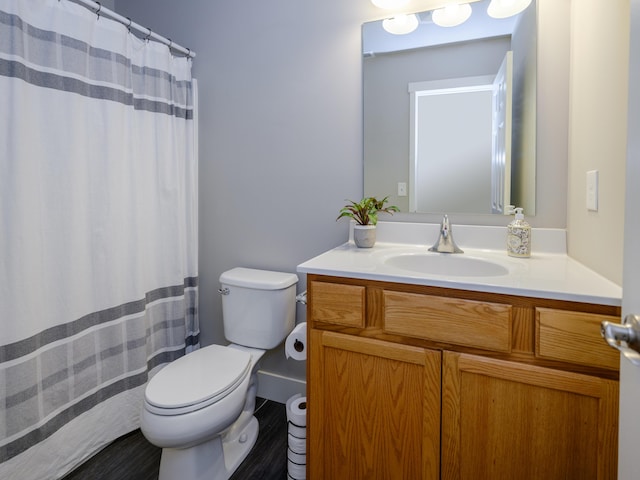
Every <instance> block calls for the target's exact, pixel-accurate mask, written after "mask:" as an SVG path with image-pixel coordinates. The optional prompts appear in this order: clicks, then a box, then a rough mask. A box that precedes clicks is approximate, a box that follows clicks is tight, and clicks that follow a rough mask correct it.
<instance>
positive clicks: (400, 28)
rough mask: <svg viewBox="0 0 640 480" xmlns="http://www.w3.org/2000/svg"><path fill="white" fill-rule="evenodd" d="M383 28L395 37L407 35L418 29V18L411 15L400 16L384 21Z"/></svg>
mask: <svg viewBox="0 0 640 480" xmlns="http://www.w3.org/2000/svg"><path fill="white" fill-rule="evenodd" d="M382 28H384V29H385V30H386V31H387V32H389V33H392V34H394V35H406V34H407V33H411V32H413V31H414V30H415V29H416V28H418V16H417V15H415V14H413V13H410V14H404V13H402V14H398V15H395V16H393V17H391V18H385V19H384V20H383V21H382Z"/></svg>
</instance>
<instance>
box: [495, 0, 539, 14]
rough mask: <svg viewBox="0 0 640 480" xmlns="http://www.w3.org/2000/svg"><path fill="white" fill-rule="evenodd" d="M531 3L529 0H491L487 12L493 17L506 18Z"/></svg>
mask: <svg viewBox="0 0 640 480" xmlns="http://www.w3.org/2000/svg"><path fill="white" fill-rule="evenodd" d="M529 5H531V0H491V3H490V4H489V7H487V14H488V15H489V16H490V17H493V18H507V17H511V16H513V15H517V14H519V13H520V12H522V11H523V10H524V9H525V8H527V7H528V6H529Z"/></svg>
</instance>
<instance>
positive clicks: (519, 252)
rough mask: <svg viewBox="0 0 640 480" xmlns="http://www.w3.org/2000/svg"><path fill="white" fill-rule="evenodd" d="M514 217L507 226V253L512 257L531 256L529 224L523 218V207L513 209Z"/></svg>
mask: <svg viewBox="0 0 640 480" xmlns="http://www.w3.org/2000/svg"><path fill="white" fill-rule="evenodd" d="M515 212H516V218H515V219H514V220H513V221H512V222H511V223H510V224H509V225H508V226H507V253H508V254H509V255H510V256H512V257H530V256H531V225H529V224H528V223H527V222H526V221H525V220H524V214H523V213H522V212H523V209H522V208H520V207H518V208H516V209H515Z"/></svg>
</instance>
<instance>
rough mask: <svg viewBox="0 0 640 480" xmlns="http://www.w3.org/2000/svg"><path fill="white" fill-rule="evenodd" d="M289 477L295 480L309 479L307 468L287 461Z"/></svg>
mask: <svg viewBox="0 0 640 480" xmlns="http://www.w3.org/2000/svg"><path fill="white" fill-rule="evenodd" d="M287 475H289V477H291V478H293V479H294V480H304V479H306V478H307V466H306V465H298V464H297V463H293V462H292V461H291V460H287Z"/></svg>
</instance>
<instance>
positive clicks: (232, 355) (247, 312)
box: [140, 268, 298, 480]
mask: <svg viewBox="0 0 640 480" xmlns="http://www.w3.org/2000/svg"><path fill="white" fill-rule="evenodd" d="M297 282H298V277H297V276H296V275H295V274H292V273H282V272H272V271H266V270H255V269H249V268H234V269H231V270H229V271H226V272H224V273H223V274H222V275H221V276H220V284H221V288H220V290H219V292H220V294H221V295H222V317H223V324H224V335H225V338H226V339H227V340H228V341H230V342H231V344H230V345H228V346H221V345H210V346H207V347H203V348H200V349H198V350H195V351H193V352H191V353H189V354H187V355H185V356H183V357H180V358H179V359H177V360H175V361H173V362H171V363H170V364H169V365H167V366H166V367H164V368H163V369H161V370H160V371H159V372H158V373H157V374H156V375H155V376H154V377H153V378H152V379H151V380H150V381H149V382H148V383H147V386H146V389H145V394H144V402H143V404H144V405H143V408H142V413H141V416H140V429H141V430H142V433H143V434H144V436H145V437H146V438H147V440H149V442H151V443H152V444H154V445H156V446H158V447H161V448H162V457H161V460H160V475H159V480H176V479H179V480H205V479H206V480H227V479H228V478H229V477H230V476H231V475H232V474H233V472H234V471H235V470H236V469H237V468H238V466H239V465H240V463H241V462H242V460H244V459H245V457H246V456H247V455H248V453H249V452H250V451H251V449H252V448H253V445H254V444H255V442H256V439H257V438H258V420H257V419H256V418H255V416H254V415H253V413H254V410H255V399H256V391H257V371H258V366H259V365H258V362H259V360H260V358H261V357H262V355H264V353H265V352H266V351H267V350H269V349H272V348H274V347H276V346H278V345H279V344H280V343H282V341H283V340H284V339H285V337H286V336H287V335H288V334H289V332H291V330H292V329H293V327H294V325H295V305H296V300H295V296H296V283H297Z"/></svg>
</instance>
